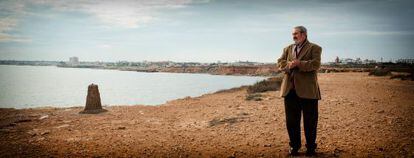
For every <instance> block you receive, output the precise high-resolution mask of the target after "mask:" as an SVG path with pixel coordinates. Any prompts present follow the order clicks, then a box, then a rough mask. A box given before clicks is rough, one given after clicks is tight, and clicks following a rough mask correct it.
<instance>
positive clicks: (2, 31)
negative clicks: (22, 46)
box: [0, 1, 30, 42]
mask: <svg viewBox="0 0 414 158" xmlns="http://www.w3.org/2000/svg"><path fill="white" fill-rule="evenodd" d="M18 2H20V1H15V2H10V1H2V2H1V3H0V13H1V14H0V15H1V17H0V42H9V41H12V42H28V41H30V39H28V38H25V37H22V36H19V35H16V34H13V33H11V32H12V31H14V30H15V28H16V26H17V25H18V24H19V21H20V20H19V19H20V18H21V17H22V16H24V15H26V14H27V12H25V10H24V8H25V4H23V3H18Z"/></svg>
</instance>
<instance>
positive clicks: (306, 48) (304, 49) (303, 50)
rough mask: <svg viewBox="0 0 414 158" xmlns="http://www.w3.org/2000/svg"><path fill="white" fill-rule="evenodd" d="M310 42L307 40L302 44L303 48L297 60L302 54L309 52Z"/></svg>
mask: <svg viewBox="0 0 414 158" xmlns="http://www.w3.org/2000/svg"><path fill="white" fill-rule="evenodd" d="M309 48H310V43H309V41H308V42H307V43H306V44H305V46H303V48H302V49H301V50H300V53H299V57H298V60H300V59H302V57H303V56H305V55H306V54H307V53H308V52H309Z"/></svg>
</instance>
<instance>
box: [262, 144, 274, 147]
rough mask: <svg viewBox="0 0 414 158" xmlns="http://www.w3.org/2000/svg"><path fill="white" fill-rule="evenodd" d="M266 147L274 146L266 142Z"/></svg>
mask: <svg viewBox="0 0 414 158" xmlns="http://www.w3.org/2000/svg"><path fill="white" fill-rule="evenodd" d="M263 146H264V147H272V144H265V145H263Z"/></svg>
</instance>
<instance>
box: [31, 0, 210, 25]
mask: <svg viewBox="0 0 414 158" xmlns="http://www.w3.org/2000/svg"><path fill="white" fill-rule="evenodd" d="M205 2H208V1H194V0H151V1H148V0H121V1H112V0H101V1H97V0H92V1H90V0H89V1H88V0H74V1H63V0H57V1H56V0H42V1H35V4H38V5H47V6H50V7H52V9H55V10H58V11H80V12H84V13H88V14H90V15H92V16H95V17H96V18H98V19H99V20H100V21H101V22H102V23H103V24H105V25H106V26H108V27H122V28H137V27H139V26H142V25H145V24H148V23H149V22H151V21H153V20H154V19H156V14H157V13H158V11H160V10H162V9H177V8H182V7H185V6H186V5H189V4H191V3H205Z"/></svg>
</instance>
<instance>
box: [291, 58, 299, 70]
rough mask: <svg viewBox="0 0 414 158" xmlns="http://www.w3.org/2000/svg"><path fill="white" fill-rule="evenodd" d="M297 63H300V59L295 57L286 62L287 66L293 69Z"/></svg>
mask: <svg viewBox="0 0 414 158" xmlns="http://www.w3.org/2000/svg"><path fill="white" fill-rule="evenodd" d="M299 64H300V61H299V60H297V59H295V60H293V61H291V62H288V67H289V69H293V68H295V67H297V66H298V65H299Z"/></svg>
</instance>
